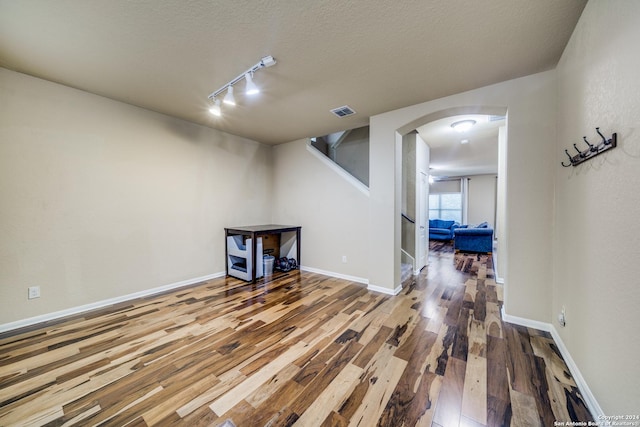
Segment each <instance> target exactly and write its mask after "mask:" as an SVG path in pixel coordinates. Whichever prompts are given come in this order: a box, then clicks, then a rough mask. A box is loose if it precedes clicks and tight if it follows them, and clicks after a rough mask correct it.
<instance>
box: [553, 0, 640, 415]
mask: <svg viewBox="0 0 640 427" xmlns="http://www.w3.org/2000/svg"><path fill="white" fill-rule="evenodd" d="M639 45H640V2H635V1H624V0H617V1H597V0H596V1H594V0H592V1H590V2H589V3H588V4H587V6H586V8H585V9H584V11H583V13H582V17H581V18H580V21H579V22H578V25H577V27H576V29H575V31H574V33H573V36H572V38H571V40H570V42H569V44H568V46H567V48H566V50H565V52H564V54H563V56H562V59H561V61H560V63H559V65H558V69H557V74H558V113H559V114H558V121H557V123H558V142H557V146H556V150H555V152H556V156H555V161H554V165H553V166H554V172H555V175H556V179H555V181H556V188H557V193H556V198H555V202H556V205H557V211H556V217H555V219H556V226H555V251H554V252H555V254H556V256H555V258H554V260H555V262H554V271H555V275H554V280H553V298H552V303H553V312H554V314H555V313H558V312H559V311H560V309H561V306H562V305H564V306H565V307H566V320H567V325H566V327H565V328H562V327H560V326H559V325H558V324H557V322H554V324H555V326H556V328H557V329H558V332H559V333H560V336H561V337H562V340H563V341H564V343H565V345H566V347H567V348H568V350H569V352H570V353H571V355H572V357H573V359H574V360H575V362H576V364H577V365H578V367H579V368H580V371H581V373H582V375H583V377H584V378H585V380H586V381H587V383H588V384H589V387H590V389H591V391H592V392H593V394H594V395H595V397H596V399H597V400H598V403H599V404H600V406H601V407H602V409H603V410H604V412H605V413H606V414H609V415H622V414H637V413H638V409H639V408H640V406H639V404H640V387H639V386H638V380H639V379H640V357H638V355H640V338H639V336H640V335H639V334H638V325H640V310H639V309H638V307H639V305H640V286H639V280H638V266H637V261H638V259H640V222H639V221H638V218H639V217H640V196H639V194H640V193H639V192H638V189H639V188H640V119H639V118H640V79H639V78H638V76H640V55H639V54H638V46H639ZM596 126H599V127H600V129H601V131H602V132H603V133H604V134H605V135H606V136H608V137H610V136H611V133H613V132H617V133H618V145H619V147H618V148H615V149H613V150H612V151H609V152H607V153H604V154H602V155H600V156H598V157H596V158H594V159H592V160H589V161H587V162H586V163H583V164H582V165H580V166H578V167H570V168H563V167H561V166H560V162H561V161H563V160H564V161H566V155H565V153H564V149H565V148H566V149H569V150H573V143H576V144H577V145H578V146H581V145H583V146H586V145H584V143H583V142H582V137H583V136H584V135H586V136H587V139H588V140H589V141H591V142H596V141H599V140H600V137H599V136H598V135H597V134H596V132H595V127H596Z"/></svg>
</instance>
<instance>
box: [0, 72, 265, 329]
mask: <svg viewBox="0 0 640 427" xmlns="http://www.w3.org/2000/svg"><path fill="white" fill-rule="evenodd" d="M0 100H1V102H0V201H1V202H0V203H1V205H2V207H1V209H0V236H2V237H1V238H0V301H1V303H2V309H1V310H0V324H4V323H8V322H14V321H17V320H22V319H27V318H30V317H34V316H41V315H45V314H49V313H53V312H56V311H61V310H66V309H69V308H72V307H78V306H83V305H87V304H92V303H96V302H99V301H103V300H107V299H111V298H114V297H119V296H123V295H127V294H131V293H135V292H139V291H144V290H147V289H152V288H154V287H160V286H165V285H170V284H172V283H177V282H181V281H185V280H189V279H193V278H198V277H203V276H207V275H211V274H214V273H219V272H222V271H224V245H223V243H224V234H223V233H224V230H223V228H224V227H225V226H231V225H242V224H244V223H263V222H269V221H270V220H271V195H272V164H271V162H272V159H271V149H270V147H268V146H264V145H261V144H258V143H256V142H252V141H249V140H246V139H242V138H238V137H235V136H232V135H228V134H225V133H222V132H218V131H215V130H212V129H209V128H205V127H202V126H198V125H195V124H191V123H187V122H184V121H181V120H178V119H174V118H171V117H167V116H164V115H161V114H157V113H153V112H150V111H147V110H143V109H140V108H136V107H132V106H130V105H127V104H123V103H120V102H115V101H112V100H109V99H106V98H103V97H100V96H96V95H92V94H89V93H86V92H82V91H78V90H75V89H70V88H68V87H65V86H61V85H58V84H55V83H50V82H46V81H43V80H40V79H36V78H32V77H29V76H26V75H23V74H19V73H15V72H12V71H8V70H6V69H2V68H0ZM35 285H37V286H40V287H41V293H42V296H41V298H39V299H34V300H27V287H29V286H35Z"/></svg>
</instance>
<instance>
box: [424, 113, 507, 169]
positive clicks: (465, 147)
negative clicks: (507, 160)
mask: <svg viewBox="0 0 640 427" xmlns="http://www.w3.org/2000/svg"><path fill="white" fill-rule="evenodd" d="M462 120H473V121H475V124H474V125H473V126H472V127H471V128H470V129H469V130H468V131H466V132H458V131H456V130H454V129H453V128H452V127H451V124H453V123H455V122H459V121H462ZM505 123H506V120H505V117H504V116H489V115H478V114H466V115H458V116H451V117H446V118H443V119H439V120H435V121H433V122H430V123H427V124H425V125H423V126H420V127H419V128H417V129H416V130H417V132H418V134H419V135H420V137H421V138H422V139H423V140H424V141H425V142H426V143H427V144H429V147H430V148H431V151H430V157H429V174H430V175H432V176H434V177H436V178H438V177H439V178H444V177H458V176H470V175H481V174H496V173H498V132H499V128H500V127H501V126H505ZM465 140H466V142H464V141H465Z"/></svg>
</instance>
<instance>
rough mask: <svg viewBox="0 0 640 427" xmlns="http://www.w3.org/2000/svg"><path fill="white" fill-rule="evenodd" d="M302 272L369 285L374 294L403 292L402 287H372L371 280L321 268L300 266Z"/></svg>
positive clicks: (368, 288)
mask: <svg viewBox="0 0 640 427" xmlns="http://www.w3.org/2000/svg"><path fill="white" fill-rule="evenodd" d="M300 270H302V271H308V272H310V273H318V274H323V275H325V276H329V277H335V278H337V279H344V280H350V281H352V282H356V283H362V284H365V285H367V290H369V291H373V292H380V293H382V294H386V295H398V294H399V293H400V292H402V286H398V287H397V288H395V289H389V288H385V287H382V286H376V285H372V284H371V283H369V279H365V278H364V277H357V276H349V275H347V274H341V273H335V272H333V271H327V270H321V269H319V268H313V267H305V266H300Z"/></svg>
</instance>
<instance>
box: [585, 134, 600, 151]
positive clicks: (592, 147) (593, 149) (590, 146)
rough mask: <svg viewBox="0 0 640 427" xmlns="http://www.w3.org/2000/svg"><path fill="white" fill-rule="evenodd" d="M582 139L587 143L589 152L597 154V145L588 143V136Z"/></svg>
mask: <svg viewBox="0 0 640 427" xmlns="http://www.w3.org/2000/svg"><path fill="white" fill-rule="evenodd" d="M582 139H584V142H586V143H587V145H588V146H589V150H591V152H593V153H595V152H596V151H598V147H597V146H596V145H593V144H589V141H587V137H586V136H583V137H582Z"/></svg>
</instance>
